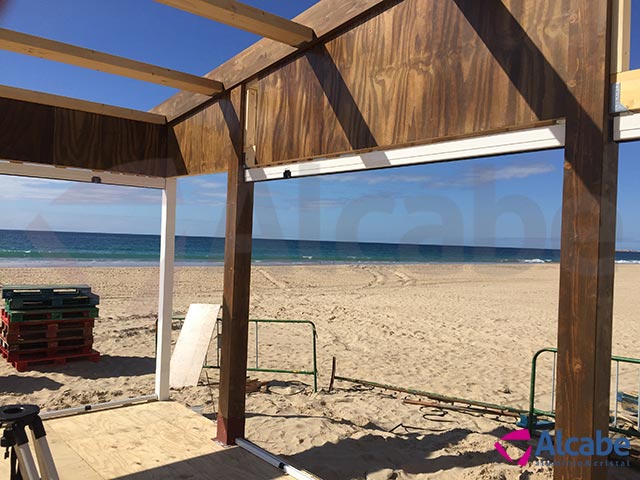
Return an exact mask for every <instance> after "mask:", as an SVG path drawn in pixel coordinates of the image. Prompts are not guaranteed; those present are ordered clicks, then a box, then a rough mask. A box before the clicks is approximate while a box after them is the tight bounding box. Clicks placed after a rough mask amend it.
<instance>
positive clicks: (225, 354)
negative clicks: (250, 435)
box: [217, 88, 253, 445]
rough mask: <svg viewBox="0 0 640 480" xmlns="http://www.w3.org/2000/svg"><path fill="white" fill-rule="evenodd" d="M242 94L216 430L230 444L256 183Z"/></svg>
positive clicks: (237, 424)
mask: <svg viewBox="0 0 640 480" xmlns="http://www.w3.org/2000/svg"><path fill="white" fill-rule="evenodd" d="M244 100H245V91H244V88H243V89H236V90H235V91H234V92H232V98H231V103H232V104H233V105H234V109H233V111H232V112H227V114H226V116H225V118H226V119H227V123H228V124H229V131H230V134H231V138H232V141H233V145H234V150H235V155H234V156H233V157H232V158H229V173H228V175H227V227H226V235H225V247H224V293H223V305H222V349H221V353H220V387H219V392H220V393H219V405H218V434H217V438H218V440H219V441H220V442H222V443H224V444H226V445H232V444H234V443H235V440H236V438H241V437H244V427H245V395H246V375H247V341H248V334H249V291H250V283H251V236H252V225H253V183H247V182H245V180H244V155H243V146H244V140H243V136H244V110H245V109H244Z"/></svg>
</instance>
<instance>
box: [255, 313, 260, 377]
mask: <svg viewBox="0 0 640 480" xmlns="http://www.w3.org/2000/svg"><path fill="white" fill-rule="evenodd" d="M254 323H255V325H256V368H260V367H259V366H258V322H254Z"/></svg>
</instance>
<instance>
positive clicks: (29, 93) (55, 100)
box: [0, 85, 167, 125]
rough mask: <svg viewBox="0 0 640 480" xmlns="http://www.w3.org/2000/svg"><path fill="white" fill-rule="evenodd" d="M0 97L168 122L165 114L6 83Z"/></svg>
mask: <svg viewBox="0 0 640 480" xmlns="http://www.w3.org/2000/svg"><path fill="white" fill-rule="evenodd" d="M0 97H1V98H11V99H13V100H22V101H24V102H30V103H38V104H40V105H49V106H51V107H60V108H68V109H71V110H78V111H81V112H88V113H98V114H100V115H107V116H109V117H116V118H124V119H127V120H136V121H139V122H146V123H154V124H157V125H164V124H165V123H167V117H165V116H164V115H158V114H155V113H149V112H142V111H140V110H132V109H130V108H122V107H114V106H112V105H105V104H104V103H96V102H88V101H86V100H78V99H76V98H69V97H62V96H60V95H51V94H49V93H43V92H35V91H33V90H25V89H22V88H15V87H8V86H6V85H0Z"/></svg>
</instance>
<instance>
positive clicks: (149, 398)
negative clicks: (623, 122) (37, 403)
mask: <svg viewBox="0 0 640 480" xmlns="http://www.w3.org/2000/svg"><path fill="white" fill-rule="evenodd" d="M156 400H158V397H157V396H156V395H145V396H143V397H136V398H125V399H122V400H113V401H111V402H104V403H94V404H91V405H83V406H81V407H72V408H65V409H63V410H49V411H48V412H42V413H41V414H40V418H42V419H43V420H48V419H51V418H61V417H68V416H70V415H76V414H79V413H89V412H95V411H96V410H107V409H110V408H117V407H126V406H128V405H133V404H136V403H146V402H155V401H156Z"/></svg>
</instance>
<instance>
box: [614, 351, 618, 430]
mask: <svg viewBox="0 0 640 480" xmlns="http://www.w3.org/2000/svg"><path fill="white" fill-rule="evenodd" d="M619 385H620V362H618V361H616V393H615V395H614V397H615V398H614V402H615V406H614V408H613V426H614V427H617V426H618V391H619Z"/></svg>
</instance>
